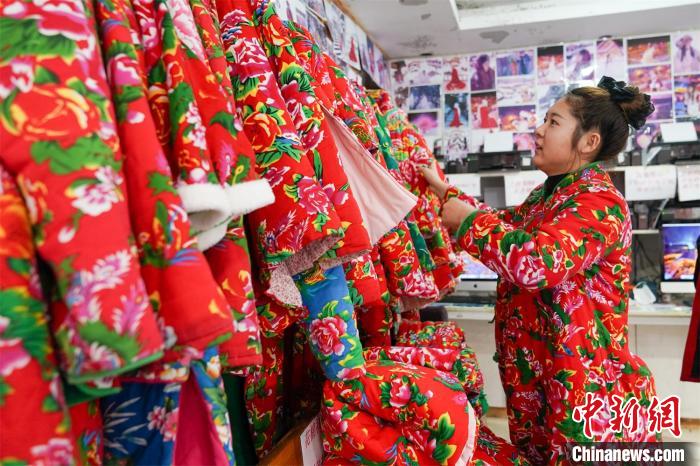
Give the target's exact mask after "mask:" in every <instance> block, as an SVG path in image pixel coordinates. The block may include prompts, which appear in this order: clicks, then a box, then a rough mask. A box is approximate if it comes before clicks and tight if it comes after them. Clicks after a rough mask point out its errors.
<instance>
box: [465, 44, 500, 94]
mask: <svg viewBox="0 0 700 466" xmlns="http://www.w3.org/2000/svg"><path fill="white" fill-rule="evenodd" d="M469 68H470V70H471V71H470V72H471V78H470V81H471V85H472V86H471V89H472V92H474V91H487V90H490V89H495V88H496V70H495V69H494V58H493V54H491V53H482V54H480V55H472V56H471V57H470V58H469Z"/></svg>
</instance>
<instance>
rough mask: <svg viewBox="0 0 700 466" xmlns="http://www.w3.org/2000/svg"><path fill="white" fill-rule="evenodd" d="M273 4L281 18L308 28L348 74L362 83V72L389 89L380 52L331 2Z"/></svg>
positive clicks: (278, 0)
mask: <svg viewBox="0 0 700 466" xmlns="http://www.w3.org/2000/svg"><path fill="white" fill-rule="evenodd" d="M275 5H276V7H277V12H278V14H279V15H280V16H282V17H283V18H285V19H291V20H294V21H296V22H297V23H299V24H301V25H302V26H304V27H305V28H306V29H308V30H309V32H310V33H311V35H312V36H313V37H314V39H316V42H317V43H318V45H319V47H321V49H322V50H324V51H325V52H328V53H330V54H331V56H333V58H334V59H335V61H336V62H338V64H339V65H340V66H341V67H343V69H344V71H345V72H346V73H347V74H348V75H350V76H351V77H354V78H357V79H358V80H359V81H360V82H362V76H361V74H360V73H359V71H360V70H363V71H365V72H366V73H367V74H368V75H369V76H370V78H372V80H373V81H374V82H375V83H376V84H377V85H378V86H379V87H381V88H384V89H390V88H391V80H390V78H389V68H388V66H387V62H386V60H385V59H384V55H383V53H382V51H381V50H380V49H379V47H377V46H376V45H375V44H374V42H373V41H372V39H370V38H369V37H368V36H367V34H366V33H365V31H364V30H363V29H362V28H361V27H360V26H358V25H357V24H356V23H355V22H354V21H353V20H352V18H350V17H349V16H348V15H346V14H345V13H344V12H343V11H342V10H341V9H340V8H338V6H337V5H336V4H335V3H334V2H333V1H332V0H325V1H324V0H275ZM326 26H328V28H326ZM329 32H330V34H329Z"/></svg>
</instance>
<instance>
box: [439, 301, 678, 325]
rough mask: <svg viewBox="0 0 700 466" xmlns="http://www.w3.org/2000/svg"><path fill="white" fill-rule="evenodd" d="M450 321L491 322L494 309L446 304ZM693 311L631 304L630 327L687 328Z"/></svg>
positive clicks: (672, 306) (663, 306)
mask: <svg viewBox="0 0 700 466" xmlns="http://www.w3.org/2000/svg"><path fill="white" fill-rule="evenodd" d="M445 309H447V315H448V317H449V319H450V320H475V321H487V322H488V321H491V320H492V319H493V312H494V307H493V306H490V305H482V304H479V305H475V304H448V303H446V304H445ZM690 314H691V310H690V308H689V307H687V306H675V305H671V304H649V305H644V306H642V305H636V304H630V310H629V325H671V326H687V325H688V324H689V321H690Z"/></svg>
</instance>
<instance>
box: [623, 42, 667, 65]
mask: <svg viewBox="0 0 700 466" xmlns="http://www.w3.org/2000/svg"><path fill="white" fill-rule="evenodd" d="M670 42H671V39H670V37H669V36H655V37H638V38H636V39H627V64H629V65H655V64H657V63H668V62H669V61H670V60H671V46H670Z"/></svg>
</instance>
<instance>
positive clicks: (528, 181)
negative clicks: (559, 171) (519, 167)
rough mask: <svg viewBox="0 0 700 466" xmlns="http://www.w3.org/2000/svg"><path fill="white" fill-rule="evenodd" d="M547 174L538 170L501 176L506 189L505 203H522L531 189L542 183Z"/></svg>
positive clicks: (508, 204) (514, 204)
mask: <svg viewBox="0 0 700 466" xmlns="http://www.w3.org/2000/svg"><path fill="white" fill-rule="evenodd" d="M545 179H547V175H545V174H544V173H542V172H541V171H539V170H535V171H525V172H520V173H513V174H508V175H505V176H504V177H503V180H504V183H505V191H506V205H507V206H509V207H510V206H516V205H520V204H522V203H523V202H524V201H525V199H527V197H528V196H529V195H530V193H531V192H532V190H533V189H535V188H536V187H537V186H539V185H541V184H542V183H544V180H545Z"/></svg>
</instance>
